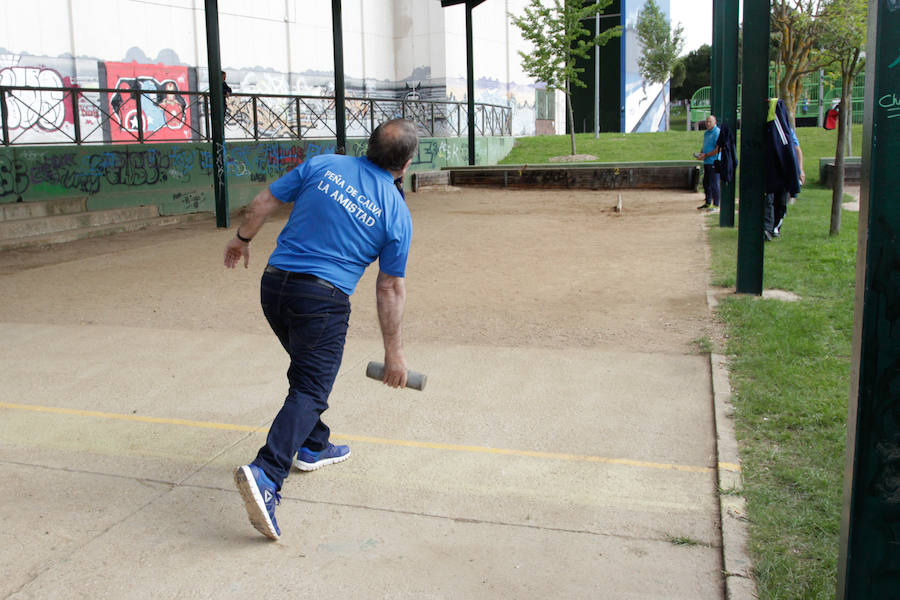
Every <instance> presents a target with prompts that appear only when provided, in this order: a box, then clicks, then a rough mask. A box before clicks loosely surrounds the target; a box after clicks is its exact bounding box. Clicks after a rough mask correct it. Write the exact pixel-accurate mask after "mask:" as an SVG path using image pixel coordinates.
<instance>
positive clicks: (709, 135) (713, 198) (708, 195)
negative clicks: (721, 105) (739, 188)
mask: <svg viewBox="0 0 900 600" xmlns="http://www.w3.org/2000/svg"><path fill="white" fill-rule="evenodd" d="M718 141H719V126H718V125H716V118H715V117H714V116H713V115H709V116H708V117H706V132H705V133H704V134H703V147H702V148H701V149H700V152H698V153H695V154H694V157H695V158H696V159H697V160H702V161H703V193H704V199H703V204H701V205H700V206H698V207H697V209H698V210H703V209H709V210H711V211H714V210H716V209H717V208H719V172H718V171H716V167H715V164H716V161H717V160H719V156H720V154H719V146H718V144H717V142H718Z"/></svg>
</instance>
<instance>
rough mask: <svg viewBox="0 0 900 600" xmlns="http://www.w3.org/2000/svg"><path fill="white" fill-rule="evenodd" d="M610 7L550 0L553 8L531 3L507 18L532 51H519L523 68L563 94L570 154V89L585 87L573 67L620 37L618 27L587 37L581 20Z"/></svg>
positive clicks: (536, 0) (605, 0) (602, 0)
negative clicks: (519, 13) (597, 47)
mask: <svg viewBox="0 0 900 600" xmlns="http://www.w3.org/2000/svg"><path fill="white" fill-rule="evenodd" d="M610 4H612V0H597V1H596V2H595V1H594V0H553V5H552V6H544V2H542V1H541V0H531V4H530V5H528V6H526V7H525V9H524V13H523V15H522V16H521V17H517V16H515V15H513V14H510V15H509V16H510V19H511V20H512V22H513V23H514V24H515V25H516V27H518V28H519V30H521V32H522V37H523V38H525V39H526V40H528V41H529V42H531V44H532V46H533V48H534V49H533V51H532V52H530V53H525V52H521V51H520V52H519V55H520V56H521V57H522V69H523V70H524V71H525V72H526V73H528V74H529V75H530V76H531V77H534V78H535V79H537V80H538V81H542V82H544V84H545V85H546V86H547V89H548V90H560V91H561V92H563V93H564V94H565V95H566V109H567V111H568V114H569V135H570V137H571V139H572V154H575V153H576V150H575V116H574V114H573V111H572V86H573V85H575V86H579V87H587V85H585V83H584V82H583V81H581V79H579V75H580V74H581V73H583V72H584V69H582V68H578V67H576V66H575V61H576V59H578V58H588V51H589V50H590V49H591V48H593V47H594V46H604V45H606V42H608V41H609V40H610V39H612V38H614V37H619V36H621V35H622V28H621V27H618V26H617V27H613V28H610V29H607V30H606V31H604V32H602V33H600V34H598V35H596V36H594V37H593V38H590V37H587V36H588V35H589V34H590V32H589V31H588V30H587V29H586V28H585V27H584V21H585V20H586V19H593V18H594V16H595V15H597V14H602V13H603V11H604V10H605V9H606V7H607V6H609V5H610Z"/></svg>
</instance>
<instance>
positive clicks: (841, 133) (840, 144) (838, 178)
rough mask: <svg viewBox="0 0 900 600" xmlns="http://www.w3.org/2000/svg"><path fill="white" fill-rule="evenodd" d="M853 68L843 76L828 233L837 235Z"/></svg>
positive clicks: (842, 196) (839, 222)
mask: <svg viewBox="0 0 900 600" xmlns="http://www.w3.org/2000/svg"><path fill="white" fill-rule="evenodd" d="M852 72H853V69H850V72H849V73H848V72H846V71H845V72H844V73H843V75H842V77H841V111H840V113H839V114H838V128H837V138H838V139H837V147H836V148H835V152H834V184H833V185H832V187H831V228H830V229H829V231H828V233H829V234H831V235H837V234H839V233H840V232H841V206H842V204H843V201H844V150H845V148H846V141H847V129H848V127H849V123H850V115H851V114H852V113H851V109H850V92H851V89H852V88H851V86H852V85H853V77H852Z"/></svg>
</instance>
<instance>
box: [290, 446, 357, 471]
mask: <svg viewBox="0 0 900 600" xmlns="http://www.w3.org/2000/svg"><path fill="white" fill-rule="evenodd" d="M348 458H350V446H335V445H334V444H332V443H329V444H328V447H327V448H325V449H324V450H320V451H318V452H313V451H312V450H309V449H307V448H300V449H299V450H298V451H297V457H296V458H295V459H294V466H295V467H297V468H298V469H300V470H301V471H315V470H316V469H319V468H321V467H324V466H326V465H333V464H334V463H339V462H343V461H345V460H347V459H348Z"/></svg>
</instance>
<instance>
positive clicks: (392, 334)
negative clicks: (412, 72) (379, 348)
mask: <svg viewBox="0 0 900 600" xmlns="http://www.w3.org/2000/svg"><path fill="white" fill-rule="evenodd" d="M417 146H418V138H417V136H416V129H415V126H414V125H413V124H412V123H411V122H409V121H405V120H403V119H395V120H393V121H388V122H386V123H382V124H381V125H379V126H378V127H377V128H376V129H375V131H374V132H373V133H372V136H371V137H370V138H369V146H368V150H367V152H366V157H365V158H362V157H351V156H343V155H336V154H324V155H319V156H315V157H313V158H310V159H309V160H306V161H304V162H303V163H302V164H301V165H300V166H298V167H297V168H296V169H294V170H292V171H291V172H289V173H287V174H286V175H284V176H283V177H281V178H280V179H278V180H277V181H275V182H274V183H272V185H270V186H269V187H268V188H266V189H264V190H262V191H261V192H260V193H259V194H258V195H257V196H256V197H255V198H254V199H253V201H252V202H251V203H250V205H249V206H248V207H247V211H246V216H245V218H244V221H243V222H242V223H241V225H240V226H239V227H238V228H237V231H236V233H235V237H234V238H233V239H231V240H229V241H228V243H227V244H226V245H225V266H226V267H228V268H231V269H233V268H234V267H235V266H236V265H237V263H238V262H239V261H240V260H241V259H243V262H244V267H245V268H246V267H247V266H248V265H249V261H250V240H252V239H253V237H254V236H255V235H256V233H257V232H258V231H259V230H260V228H261V227H262V225H263V223H265V221H266V219H267V218H268V216H269V215H271V214H272V213H273V212H274V211H275V210H276V209H277V208H278V207H279V206H281V205H282V204H283V203H288V202H292V203H293V208H292V209H291V215H290V217H289V219H288V222H287V223H286V224H285V226H284V229H283V230H282V231H281V234H280V235H279V236H278V244H277V246H276V248H275V250H274V251H273V252H272V255H271V256H270V257H269V263H268V265H267V266H266V269H265V272H264V273H263V275H262V282H261V285H260V299H261V303H262V308H263V313H264V314H265V316H266V319H267V320H268V322H269V325H270V326H271V327H272V331H274V332H275V335H276V336H278V339H279V341H280V342H281V345H282V346H284V349H285V350H286V351H287V352H288V354H289V355H290V359H291V363H290V367H289V368H288V372H287V377H288V383H289V391H288V395H287V398H285V401H284V406H283V407H282V408H281V410H280V411H279V412H278V414H277V415H276V417H275V420H274V421H273V422H272V425H271V427H270V428H269V434H268V436H267V438H266V444H265V446H263V447H262V448H260V450H259V452H258V453H257V455H256V458H255V459H254V460H253V462H252V463H250V464H249V465H244V466H242V467H238V469H237V470H236V471H235V474H234V478H235V484H236V485H237V488H238V490H239V491H240V493H241V497H242V498H243V500H244V505H245V506H246V508H247V514H248V516H249V517H250V522H251V523H252V524H253V526H254V527H255V528H256V529H257V530H258V531H259V532H260V533H262V534H263V535H265V536H267V537H269V538H271V539H278V537H279V536H280V535H281V530H280V528H279V527H278V524H277V522H276V520H275V506H276V505H277V504H278V503H279V501H280V500H281V496H280V495H279V491H280V490H281V486H282V483H283V482H284V480H285V479H286V478H287V476H288V473H289V472H290V469H291V465H292V463H293V465H294V466H296V467H297V468H298V469H300V470H303V471H312V470H315V469H318V468H320V467H323V466H325V465H330V464H333V463H336V462H341V461H343V460H346V459H347V458H348V457H349V456H350V449H349V448H348V447H347V446H335V445H334V444H332V443H331V442H329V440H328V438H329V434H330V430H329V429H328V426H327V425H325V423H323V422H322V419H321V414H322V413H323V412H324V411H325V410H326V409H327V408H328V396H329V394H330V393H331V388H332V385H333V384H334V380H335V377H336V376H337V372H338V369H339V368H340V365H341V358H342V356H343V352H344V340H345V339H346V334H347V325H348V323H349V319H350V295H351V294H353V291H354V290H355V289H356V284H357V283H358V282H359V279H360V277H362V274H363V272H364V271H365V269H366V267H368V266H369V264H371V263H372V262H374V261H375V260H376V259H378V265H379V271H378V278H377V280H376V284H375V285H376V298H377V308H378V320H379V323H380V325H381V334H382V338H383V341H384V367H385V368H384V377H383V379H382V381H383V382H384V383H385V384H387V385H390V386H392V387H403V386H405V385H406V360H405V358H404V355H403V343H402V339H401V335H400V334H401V331H400V330H401V327H400V324H401V320H402V317H403V307H404V305H405V303H406V286H405V283H404V276H405V272H406V261H407V257H408V255H409V244H410V240H411V238H412V218H411V217H410V213H409V209H408V208H407V206H406V203H405V202H404V199H403V195H402V192H401V191H400V190H399V189H398V187H397V186H396V185H395V183H394V182H395V180H396V179H398V178H402V177H403V175H404V174H405V173H406V170H407V169H408V168H409V165H410V163H411V162H412V157H413V156H414V154H415V152H416V148H417ZM295 455H296V459H294V456H295Z"/></svg>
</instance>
